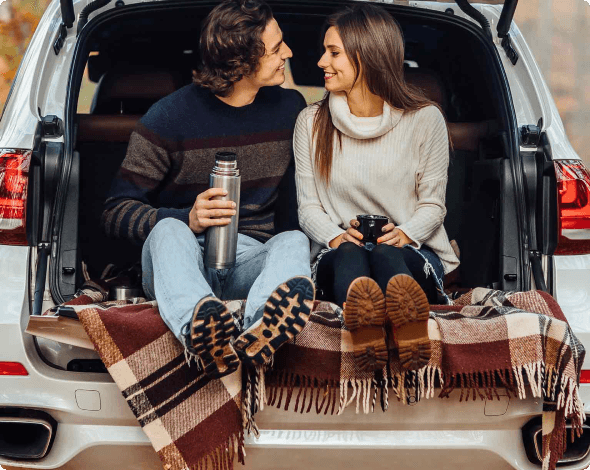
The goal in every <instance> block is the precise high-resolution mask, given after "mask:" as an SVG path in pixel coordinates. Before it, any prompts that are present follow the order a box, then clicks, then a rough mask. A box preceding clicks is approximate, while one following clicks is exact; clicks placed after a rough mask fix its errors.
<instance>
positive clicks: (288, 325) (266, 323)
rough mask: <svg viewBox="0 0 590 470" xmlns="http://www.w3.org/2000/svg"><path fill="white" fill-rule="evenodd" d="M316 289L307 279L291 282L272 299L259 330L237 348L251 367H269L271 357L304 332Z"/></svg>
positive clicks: (243, 337) (248, 333)
mask: <svg viewBox="0 0 590 470" xmlns="http://www.w3.org/2000/svg"><path fill="white" fill-rule="evenodd" d="M314 299H315V287H314V285H313V282H312V281H311V279H309V278H308V277H304V276H300V277H294V278H292V279H289V280H288V281H287V282H285V283H283V284H281V285H280V286H278V287H277V288H276V289H275V291H274V292H273V293H272V294H271V295H270V297H269V298H268V300H267V301H266V304H265V305H264V311H263V314H262V321H261V322H260V324H259V325H257V326H256V327H253V328H251V329H248V331H246V332H244V333H243V334H242V335H240V336H239V337H238V338H237V339H236V341H235V343H234V347H235V348H236V350H237V351H238V353H239V354H240V356H241V358H242V360H244V361H246V362H248V363H250V364H252V365H263V364H268V363H269V362H270V360H271V358H272V355H273V354H274V353H275V352H276V350H277V349H279V348H280V347H281V346H282V345H283V344H285V343H286V342H287V341H289V340H290V339H292V338H294V337H295V335H297V334H298V333H300V332H301V330H303V328H304V327H305V325H306V324H307V321H308V320H309V316H310V314H311V310H312V308H313V302H314Z"/></svg>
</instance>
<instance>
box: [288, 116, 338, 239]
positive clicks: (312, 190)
mask: <svg viewBox="0 0 590 470" xmlns="http://www.w3.org/2000/svg"><path fill="white" fill-rule="evenodd" d="M313 110H314V108H309V107H308V108H306V109H304V110H303V111H301V113H300V114H299V117H298V118H297V123H296V124H295V131H294V134H293V151H294V153H295V183H296V185H297V201H298V205H299V224H300V225H301V228H302V229H303V231H304V232H305V234H306V235H307V236H308V237H309V238H311V239H312V240H313V241H315V242H316V243H319V244H320V245H322V246H325V247H327V246H328V244H329V243H330V241H331V240H333V239H334V238H336V237H337V236H338V235H340V234H341V233H344V230H342V229H341V228H340V227H339V226H338V225H337V224H336V223H335V222H334V221H332V219H331V218H330V216H329V215H328V214H327V213H326V211H325V210H324V207H323V206H322V203H321V202H320V198H319V194H318V190H317V187H316V182H315V178H314V170H315V168H314V164H313V161H312V155H313V151H312V148H313V146H312V137H311V133H312V132H311V131H312V122H313V114H314V113H313Z"/></svg>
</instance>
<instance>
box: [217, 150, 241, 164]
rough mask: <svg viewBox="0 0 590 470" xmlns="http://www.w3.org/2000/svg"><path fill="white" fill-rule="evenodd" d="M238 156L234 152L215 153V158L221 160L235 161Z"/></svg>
mask: <svg viewBox="0 0 590 470" xmlns="http://www.w3.org/2000/svg"><path fill="white" fill-rule="evenodd" d="M237 158H238V157H237V155H236V154H235V153H234V152H217V153H216V154H215V160H218V161H221V162H234V161H236V160H237Z"/></svg>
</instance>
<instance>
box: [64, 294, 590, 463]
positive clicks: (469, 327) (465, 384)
mask: <svg viewBox="0 0 590 470" xmlns="http://www.w3.org/2000/svg"><path fill="white" fill-rule="evenodd" d="M105 299H106V296H105V292H104V291H103V290H101V289H100V288H98V287H97V288H95V289H92V288H90V289H86V290H84V291H81V292H80V293H79V295H78V296H77V297H76V298H75V299H73V300H72V301H70V302H68V304H67V305H66V306H60V307H57V308H56V309H55V310H57V311H59V310H60V309H64V308H65V309H70V310H74V311H75V312H76V313H77V315H78V317H79V318H80V320H81V322H82V324H83V326H84V328H85V330H86V332H87V333H88V335H89V337H90V339H91V340H92V342H93V343H94V345H95V347H96V349H97V351H98V353H99V354H100V356H101V358H102V360H103V362H104V363H105V365H106V367H107V369H108V371H109V372H110V374H111V375H112V376H113V379H114V380H115V382H116V384H117V385H118V387H119V388H120V390H121V392H122V393H123V396H124V397H125V399H126V400H127V403H128V405H129V407H130V408H131V410H132V411H133V413H134V414H135V416H136V417H137V419H138V421H139V423H140V425H141V426H142V428H143V430H144V431H145V432H146V434H147V436H148V437H149V439H150V441H151V442H152V444H153V446H154V448H155V450H156V451H157V452H158V455H159V456H160V458H161V460H162V462H163V465H164V468H165V469H166V470H177V469H178V470H181V469H182V470H183V469H191V470H192V469H195V470H200V469H205V468H214V469H215V470H226V469H230V468H232V467H233V463H234V460H235V455H238V460H239V461H240V462H243V461H244V456H245V452H244V430H245V431H247V432H250V433H254V434H257V428H256V424H255V421H254V416H255V413H256V412H257V411H258V410H261V409H263V408H264V405H265V404H267V405H269V406H277V407H284V409H285V410H288V409H290V408H291V409H293V410H294V411H298V412H301V413H303V412H304V411H305V412H310V411H311V410H312V409H313V410H314V411H315V412H316V413H324V414H327V413H331V414H335V413H336V414H339V413H342V412H343V410H344V409H345V408H346V407H347V406H350V405H353V406H356V410H357V412H360V410H361V408H362V410H363V412H365V413H367V412H370V411H374V409H375V407H376V405H377V402H378V400H379V406H380V407H381V408H382V409H384V410H385V409H387V406H388V403H389V395H390V393H392V394H393V395H394V396H395V397H396V398H397V399H398V400H401V401H402V402H404V403H410V402H415V401H418V400H421V399H424V398H432V397H434V395H435V390H436V389H440V391H439V393H438V396H439V397H448V396H449V395H450V393H451V392H452V391H453V390H455V389H458V390H460V391H461V394H460V400H466V399H470V398H472V399H474V400H475V399H477V398H478V397H479V398H481V399H483V398H487V399H493V398H494V396H497V395H498V393H497V390H498V388H505V389H506V391H507V393H509V394H512V395H514V396H515V397H518V398H525V397H526V395H527V393H531V394H532V396H534V397H539V398H543V403H544V405H543V469H544V470H546V469H554V468H555V465H556V462H557V460H558V459H559V458H560V457H561V455H563V452H564V451H565V445H566V437H565V419H566V418H569V419H571V421H572V425H573V427H574V431H575V432H576V433H578V434H579V433H580V432H581V428H582V424H583V421H584V413H583V406H582V403H581V401H580V398H579V394H578V378H579V373H580V369H581V365H582V362H583V359H584V354H585V352H584V348H583V347H582V345H581V344H580V343H579V341H578V340H577V339H576V338H575V336H574V335H573V333H572V332H571V329H570V328H569V325H568V324H567V321H566V320H565V317H564V316H563V313H562V312H561V309H560V308H559V306H558V305H557V303H556V302H555V300H554V299H553V298H552V297H551V296H549V295H547V294H544V293H541V292H525V293H504V292H499V291H491V290H488V289H475V290H474V291H472V292H470V293H468V294H465V295H464V296H462V297H461V298H459V299H458V300H456V301H455V304H454V305H452V306H443V307H438V306H436V307H433V308H434V309H436V311H434V312H432V313H431V318H430V320H429V325H428V327H429V336H430V338H431V340H432V357H431V360H430V362H429V364H428V365H427V366H425V367H423V368H422V369H420V370H419V371H411V372H405V371H402V370H401V368H400V366H399V363H398V361H397V358H396V353H395V350H394V348H393V345H390V346H391V348H392V351H391V355H390V357H391V359H392V360H391V361H390V364H389V365H388V367H386V368H384V369H383V370H381V371H378V372H377V373H367V372H361V371H359V370H358V369H357V368H356V366H355V363H354V359H353V354H352V341H351V336H350V333H349V332H348V331H347V330H346V328H345V326H344V324H343V321H342V311H341V309H339V308H338V307H336V306H335V305H333V304H330V303H326V302H316V305H315V308H314V312H313V313H312V315H311V319H310V322H309V323H308V325H307V326H306V328H305V329H304V330H303V331H302V332H301V333H300V334H299V335H297V336H296V337H295V338H294V339H293V340H292V341H291V342H290V343H287V344H286V345H284V346H283V347H282V348H281V349H280V350H279V351H278V352H277V354H276V355H275V358H274V363H273V364H272V366H271V367H270V368H269V369H268V370H262V369H259V370H256V371H244V372H243V374H242V372H241V371H238V372H236V373H234V374H231V375H229V376H227V377H224V378H223V379H221V380H213V381H211V380H209V379H207V378H206V377H205V376H204V375H203V373H202V372H201V371H200V370H199V368H198V366H197V364H195V363H193V364H192V365H191V364H190V363H189V362H188V361H187V360H186V358H185V354H184V350H183V348H182V346H181V345H180V344H179V342H178V341H177V340H176V338H175V337H174V336H173V335H172V333H171V332H170V331H169V330H168V329H167V327H166V326H165V325H164V323H163V321H162V320H161V318H160V316H159V314H158V311H157V305H156V303H155V302H145V301H144V299H135V300H134V301H127V302H126V301H117V302H104V300H105ZM229 307H230V310H233V311H235V312H237V313H236V314H237V316H238V319H239V316H240V312H243V303H242V302H239V301H238V302H237V303H236V304H235V306H229ZM53 313H56V312H55V311H54V312H53ZM443 406H444V405H443Z"/></svg>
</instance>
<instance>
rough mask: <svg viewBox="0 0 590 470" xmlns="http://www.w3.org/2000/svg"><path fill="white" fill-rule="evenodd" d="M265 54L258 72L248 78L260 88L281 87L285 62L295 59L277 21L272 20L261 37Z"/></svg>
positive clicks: (259, 64)
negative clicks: (291, 58)
mask: <svg viewBox="0 0 590 470" xmlns="http://www.w3.org/2000/svg"><path fill="white" fill-rule="evenodd" d="M261 39H262V42H263V43H264V49H265V53H264V56H262V57H261V58H260V62H259V63H258V70H257V71H256V72H255V73H254V74H252V75H251V76H250V77H248V78H249V79H250V80H251V81H252V83H253V84H254V85H256V86H257V87H259V88H262V87H263V86H275V85H281V84H282V83H283V82H284V81H285V61H286V60H287V59H288V58H289V57H293V53H292V52H291V49H289V46H287V44H285V43H284V42H283V32H282V31H281V28H279V24H278V23H277V20H275V19H274V18H273V19H271V20H270V21H269V22H268V24H267V25H266V28H265V29H264V32H263V33H262V36H261Z"/></svg>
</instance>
